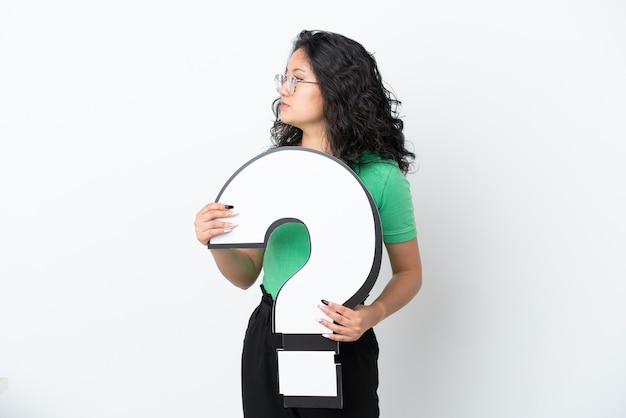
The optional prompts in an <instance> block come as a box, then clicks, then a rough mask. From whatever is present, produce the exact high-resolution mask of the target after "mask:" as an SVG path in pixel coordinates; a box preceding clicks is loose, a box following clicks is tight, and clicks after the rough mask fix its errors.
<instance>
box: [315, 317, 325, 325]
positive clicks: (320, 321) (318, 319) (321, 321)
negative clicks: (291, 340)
mask: <svg viewBox="0 0 626 418" xmlns="http://www.w3.org/2000/svg"><path fill="white" fill-rule="evenodd" d="M316 321H317V322H319V323H320V324H323V323H324V320H323V319H322V318H317V319H316Z"/></svg>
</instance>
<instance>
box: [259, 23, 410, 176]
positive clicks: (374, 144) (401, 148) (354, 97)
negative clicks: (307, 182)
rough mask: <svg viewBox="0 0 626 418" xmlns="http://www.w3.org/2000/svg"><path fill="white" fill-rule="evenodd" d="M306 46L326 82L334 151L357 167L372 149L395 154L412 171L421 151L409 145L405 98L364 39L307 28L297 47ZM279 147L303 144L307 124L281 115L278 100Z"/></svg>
mask: <svg viewBox="0 0 626 418" xmlns="http://www.w3.org/2000/svg"><path fill="white" fill-rule="evenodd" d="M300 48H302V49H303V51H304V52H305V54H306V56H307V58H308V61H309V64H310V65H311V68H312V69H313V72H314V73H315V75H316V77H317V81H318V82H319V84H320V88H321V93H322V97H323V101H324V105H323V112H324V118H325V119H326V122H327V123H326V126H327V128H326V129H327V132H326V138H327V140H328V143H329V147H330V153H331V154H332V155H333V156H335V157H337V158H340V159H342V160H344V161H345V162H346V163H347V164H348V165H350V166H352V167H354V166H355V165H357V164H358V161H359V158H360V157H361V156H362V155H363V154H364V153H367V152H374V153H377V154H378V155H380V156H381V157H382V158H385V159H390V160H394V161H396V162H397V163H398V166H399V168H400V170H401V171H402V172H403V173H404V174H406V173H407V172H408V171H409V169H410V166H411V162H412V161H413V160H414V159H415V154H414V153H412V152H411V151H409V150H408V149H407V148H406V146H405V138H404V133H403V132H402V130H403V128H404V123H403V121H402V120H401V119H400V117H399V114H398V109H399V108H400V105H401V102H400V101H399V100H397V99H396V97H395V95H394V94H393V93H392V92H391V91H389V90H388V89H387V88H385V86H384V85H383V81H382V77H381V75H380V72H379V71H378V66H377V64H376V60H375V59H374V57H373V56H372V54H370V53H369V52H368V51H367V50H366V49H365V48H364V47H363V46H362V45H361V44H359V43H358V42H356V41H354V40H352V39H349V38H347V37H345V36H343V35H339V34H336V33H332V32H326V31H309V30H303V31H302V32H300V34H299V35H298V36H297V38H296V40H295V41H294V46H293V50H292V54H293V52H295V51H296V50H298V49H300ZM272 110H273V112H274V115H275V117H276V118H275V120H274V124H273V126H272V128H271V130H270V133H271V137H272V142H273V144H274V147H281V146H287V145H299V144H300V142H301V141H302V130H301V129H299V128H296V127H295V126H292V125H288V124H285V123H283V122H281V120H280V98H278V99H276V100H275V101H274V102H273V103H272Z"/></svg>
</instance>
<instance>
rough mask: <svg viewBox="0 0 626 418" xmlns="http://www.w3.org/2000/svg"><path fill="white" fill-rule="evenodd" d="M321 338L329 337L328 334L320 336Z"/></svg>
mask: <svg viewBox="0 0 626 418" xmlns="http://www.w3.org/2000/svg"><path fill="white" fill-rule="evenodd" d="M322 337H324V338H330V337H329V336H328V334H322Z"/></svg>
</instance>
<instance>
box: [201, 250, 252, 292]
mask: <svg viewBox="0 0 626 418" xmlns="http://www.w3.org/2000/svg"><path fill="white" fill-rule="evenodd" d="M211 254H212V255H213V258H214V259H215V263H216V264H217V267H218V269H219V270H220V272H221V273H222V275H224V277H226V279H228V281H229V282H231V283H232V284H234V285H235V286H237V287H239V288H241V289H247V288H249V287H250V286H252V285H253V284H254V282H255V281H256V279H257V278H258V277H259V274H260V273H261V269H262V266H263V249H260V248H246V249H234V248H228V249H225V248H224V249H222V248H220V249H211Z"/></svg>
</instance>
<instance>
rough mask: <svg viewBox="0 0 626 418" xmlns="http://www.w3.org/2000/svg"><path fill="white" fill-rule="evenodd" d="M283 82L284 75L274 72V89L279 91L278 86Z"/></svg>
mask: <svg viewBox="0 0 626 418" xmlns="http://www.w3.org/2000/svg"><path fill="white" fill-rule="evenodd" d="M284 82H285V76H284V75H282V74H276V75H275V76H274V86H275V87H276V91H277V92H279V93H280V88H281V87H282V86H283V83H284Z"/></svg>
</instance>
